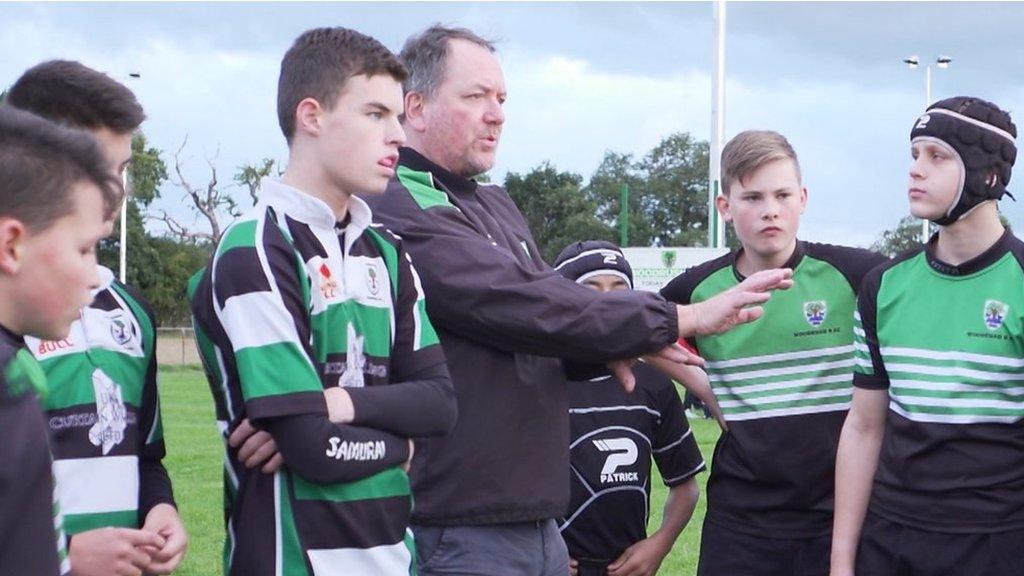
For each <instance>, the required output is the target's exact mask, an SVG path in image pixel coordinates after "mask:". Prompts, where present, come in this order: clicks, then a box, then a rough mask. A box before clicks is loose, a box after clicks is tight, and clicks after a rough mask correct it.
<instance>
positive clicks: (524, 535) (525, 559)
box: [412, 520, 569, 576]
mask: <svg viewBox="0 0 1024 576" xmlns="http://www.w3.org/2000/svg"><path fill="white" fill-rule="evenodd" d="M412 532H413V535H414V536H415V537H416V550H417V553H418V555H419V573H420V576H442V575H443V576H453V575H456V574H458V575H460V576H506V575H507V576H567V575H568V574H569V551H568V549H566V547H565V542H564V541H563V540H562V536H561V534H559V532H558V526H557V525H556V524H555V521H554V520H541V521H538V522H517V523H514V524H489V525H483V526H416V525H413V527H412Z"/></svg>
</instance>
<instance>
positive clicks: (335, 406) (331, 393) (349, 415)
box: [324, 386, 356, 424]
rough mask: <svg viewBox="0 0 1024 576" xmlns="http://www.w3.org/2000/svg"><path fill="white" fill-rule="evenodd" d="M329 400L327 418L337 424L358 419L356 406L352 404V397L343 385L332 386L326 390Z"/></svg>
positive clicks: (325, 397)
mask: <svg viewBox="0 0 1024 576" xmlns="http://www.w3.org/2000/svg"><path fill="white" fill-rule="evenodd" d="M324 399H325V400H326V401H327V418H328V419H330V421H331V422H334V423H335V424H351V423H352V421H353V420H355V419H356V408H355V406H353V405H352V397H351V396H349V395H348V390H345V389H344V388H342V387H341V386H332V387H330V388H328V389H327V390H324Z"/></svg>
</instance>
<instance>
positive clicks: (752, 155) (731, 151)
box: [722, 130, 800, 196]
mask: <svg viewBox="0 0 1024 576" xmlns="http://www.w3.org/2000/svg"><path fill="white" fill-rule="evenodd" d="M784 159H789V160H792V161H793V167H794V168H796V178H797V180H798V181H799V180H800V161H799V160H797V158H796V151H794V150H793V146H792V144H790V143H789V140H786V137H785V136H783V135H782V134H779V133H778V132H773V131H771V130H746V131H744V132H740V133H739V134H737V135H736V136H734V137H733V138H732V140H729V143H728V144H726V145H725V148H723V149H722V193H723V194H725V195H726V196H728V195H729V188H731V187H732V185H733V183H734V182H741V181H742V180H743V179H744V178H747V177H748V176H750V175H751V174H753V173H754V172H756V171H757V170H758V169H759V168H760V167H762V166H764V165H765V164H768V163H770V162H775V161H776V160H784Z"/></svg>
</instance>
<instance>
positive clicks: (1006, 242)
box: [924, 230, 1013, 276]
mask: <svg viewBox="0 0 1024 576" xmlns="http://www.w3.org/2000/svg"><path fill="white" fill-rule="evenodd" d="M1012 238H1013V234H1012V233H1011V232H1010V231H1009V230H1003V235H1002V236H1000V237H999V240H996V243H995V244H993V245H992V246H990V247H989V248H988V250H985V251H984V252H982V253H981V254H979V255H977V256H975V257H974V258H971V259H970V260H968V261H967V262H964V263H962V264H960V265H958V266H954V265H952V264H948V263H946V262H943V261H942V260H939V258H938V257H937V256H935V247H936V245H937V244H938V241H939V234H938V232H936V233H935V234H932V237H931V238H929V239H928V244H927V245H926V246H925V249H924V253H925V258H926V259H927V260H928V265H929V266H931V268H932V270H935V271H936V272H938V273H939V274H943V275H945V276H968V275H970V274H974V273H975V272H979V271H981V270H984V269H985V268H988V267H989V266H991V265H992V264H994V263H995V262H996V261H997V260H999V259H1000V258H1002V257H1003V255H1004V254H1006V253H1007V252H1008V251H1009V250H1010V243H1011V242H1012Z"/></svg>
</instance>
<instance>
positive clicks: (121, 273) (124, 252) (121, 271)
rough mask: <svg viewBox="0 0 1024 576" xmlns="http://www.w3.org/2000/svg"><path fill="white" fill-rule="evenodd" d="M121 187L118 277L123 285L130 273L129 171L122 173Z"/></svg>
mask: <svg viewBox="0 0 1024 576" xmlns="http://www.w3.org/2000/svg"><path fill="white" fill-rule="evenodd" d="M121 185H122V186H124V200H123V201H122V202H121V258H120V262H119V264H120V266H119V268H118V272H117V277H118V278H119V279H120V280H121V283H122V284H124V283H125V282H126V280H125V275H126V274H127V273H128V171H127V170H125V171H124V172H122V173H121Z"/></svg>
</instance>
